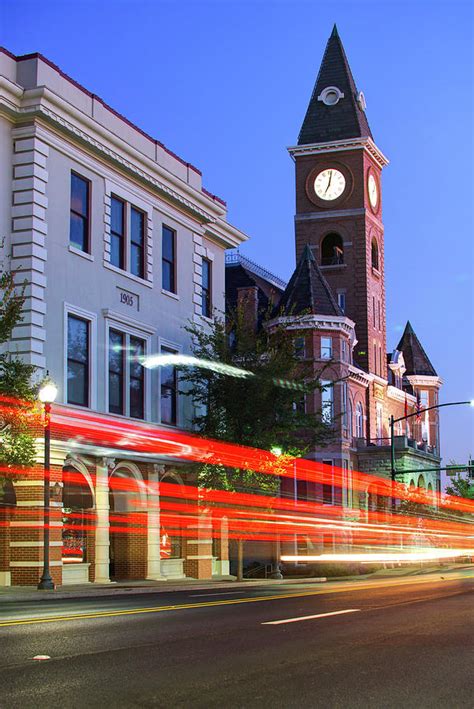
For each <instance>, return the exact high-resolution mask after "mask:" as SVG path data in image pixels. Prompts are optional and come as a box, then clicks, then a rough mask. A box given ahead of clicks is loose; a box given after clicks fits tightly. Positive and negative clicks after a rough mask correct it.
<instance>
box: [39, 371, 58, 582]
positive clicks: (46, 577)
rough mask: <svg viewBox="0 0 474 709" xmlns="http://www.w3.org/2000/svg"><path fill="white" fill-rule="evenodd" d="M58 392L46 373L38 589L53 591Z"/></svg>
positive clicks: (43, 400)
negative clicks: (51, 537)
mask: <svg viewBox="0 0 474 709" xmlns="http://www.w3.org/2000/svg"><path fill="white" fill-rule="evenodd" d="M57 393H58V390H57V388H56V386H55V384H54V382H53V381H52V380H51V379H49V377H48V373H47V372H46V379H45V380H44V382H43V384H42V385H41V389H40V391H39V400H40V401H41V402H42V403H43V404H44V419H45V421H44V498H43V499H44V508H43V521H44V523H43V573H42V575H41V579H40V582H39V584H38V589H40V590H49V591H52V590H54V582H53V579H52V578H51V572H50V570H49V511H50V505H49V501H50V480H51V470H50V450H51V404H52V403H53V402H54V400H55V399H56V395H57Z"/></svg>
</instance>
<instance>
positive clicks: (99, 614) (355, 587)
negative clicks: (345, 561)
mask: <svg viewBox="0 0 474 709" xmlns="http://www.w3.org/2000/svg"><path fill="white" fill-rule="evenodd" d="M437 580H438V579H417V580H416V581H410V582H408V581H405V582H404V583H400V582H397V583H395V584H393V583H391V582H378V583H374V582H370V585H368V584H361V582H358V583H355V584H351V585H350V586H349V585H348V586H345V587H342V588H325V589H319V590H317V591H303V592H299V593H286V594H276V595H273V596H256V597H255V598H249V597H246V598H229V599H224V600H222V601H206V602H199V603H184V604H179V605H171V606H157V607H151V608H131V609H129V610H128V609H127V610H115V611H96V612H94V613H75V614H70V615H62V616H48V617H46V618H42V617H36V618H34V617H33V618H24V619H18V620H6V621H3V622H0V627H3V628H4V627H9V626H14V625H34V624H35V623H55V622H60V621H68V620H89V619H92V618H110V617H115V616H126V615H138V614H143V613H163V612H166V611H176V610H186V609H188V608H189V609H192V608H210V607H214V606H225V605H237V604H240V603H260V602H263V601H275V600H279V599H285V598H303V597H310V596H324V595H332V594H334V593H352V592H353V591H365V590H367V589H368V588H369V589H376V588H387V587H393V586H395V587H396V586H401V585H418V584H420V583H426V582H428V581H431V582H434V581H437ZM453 580H454V579H453Z"/></svg>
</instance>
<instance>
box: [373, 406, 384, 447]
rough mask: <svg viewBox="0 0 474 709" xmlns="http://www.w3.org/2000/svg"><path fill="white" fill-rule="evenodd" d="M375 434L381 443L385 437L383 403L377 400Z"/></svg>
mask: <svg viewBox="0 0 474 709" xmlns="http://www.w3.org/2000/svg"><path fill="white" fill-rule="evenodd" d="M375 435H376V438H377V440H378V442H379V443H382V439H383V405H382V404H381V403H380V402H377V403H376V405H375Z"/></svg>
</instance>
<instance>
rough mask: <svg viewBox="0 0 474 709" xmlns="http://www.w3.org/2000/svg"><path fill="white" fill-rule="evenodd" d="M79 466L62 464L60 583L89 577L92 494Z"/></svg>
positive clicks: (91, 547)
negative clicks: (61, 564) (61, 566)
mask: <svg viewBox="0 0 474 709" xmlns="http://www.w3.org/2000/svg"><path fill="white" fill-rule="evenodd" d="M80 467H81V468H82V466H80V464H77V465H76V464H74V463H68V462H66V464H65V465H64V467H63V491H62V493H63V494H62V508H63V520H62V521H63V530H62V562H63V577H62V582H63V585H67V584H74V583H87V581H89V567H90V563H91V559H90V557H91V556H92V554H93V549H94V529H95V524H94V517H93V510H94V496H93V493H92V485H91V483H90V481H89V480H88V478H89V474H88V472H87V470H81V469H79V468H80ZM86 476H87V477H86Z"/></svg>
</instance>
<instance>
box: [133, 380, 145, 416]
mask: <svg viewBox="0 0 474 709" xmlns="http://www.w3.org/2000/svg"><path fill="white" fill-rule="evenodd" d="M130 416H131V417H132V418H136V419H142V418H144V390H143V381H142V380H141V379H130Z"/></svg>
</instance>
